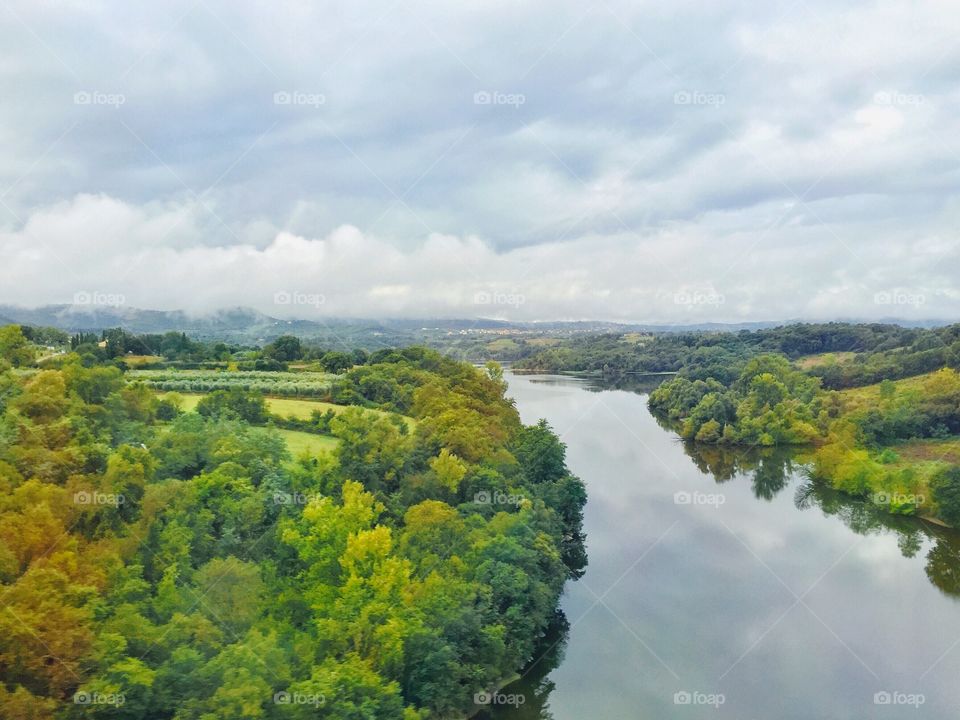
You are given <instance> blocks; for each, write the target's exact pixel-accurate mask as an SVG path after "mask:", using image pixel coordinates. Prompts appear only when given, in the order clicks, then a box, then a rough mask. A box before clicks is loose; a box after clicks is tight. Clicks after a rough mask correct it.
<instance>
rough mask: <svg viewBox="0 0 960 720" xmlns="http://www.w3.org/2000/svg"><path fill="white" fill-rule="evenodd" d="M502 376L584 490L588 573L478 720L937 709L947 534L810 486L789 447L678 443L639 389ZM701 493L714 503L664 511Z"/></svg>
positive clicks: (943, 700) (947, 587) (683, 719)
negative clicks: (877, 704) (687, 700)
mask: <svg viewBox="0 0 960 720" xmlns="http://www.w3.org/2000/svg"><path fill="white" fill-rule="evenodd" d="M510 384H511V394H512V396H514V397H516V398H517V402H518V408H519V409H520V410H521V413H522V414H523V415H524V420H525V422H534V421H536V419H537V418H540V417H546V418H547V419H548V420H549V421H550V422H551V423H552V424H553V425H554V427H555V428H556V429H557V431H558V432H560V433H561V435H562V437H563V440H564V442H566V443H567V445H568V460H569V461H570V466H571V468H572V469H573V470H574V471H575V472H577V473H578V474H580V475H581V476H582V477H583V478H584V480H585V481H586V482H587V487H588V492H589V496H590V498H589V501H588V503H587V508H586V525H585V528H586V531H587V535H588V551H589V555H590V568H589V571H588V572H587V574H586V575H585V576H584V578H583V580H582V581H580V582H572V583H569V584H568V586H567V591H566V593H565V595H564V598H563V601H562V604H563V607H564V609H565V610H566V612H567V614H568V616H569V618H570V620H571V626H570V628H569V631H568V628H567V626H566V622H565V620H564V621H562V622H560V623H559V626H558V628H556V629H555V630H553V631H552V635H551V637H550V638H547V639H545V642H544V649H543V652H545V653H546V654H545V657H543V658H542V659H540V660H539V661H538V662H536V663H534V664H533V665H532V666H531V667H530V668H528V669H527V670H528V671H527V672H526V674H525V675H524V676H523V677H522V678H521V679H520V680H518V681H517V682H515V683H512V684H511V685H508V686H507V687H505V688H503V690H502V692H503V693H505V694H522V695H524V697H525V699H526V702H525V703H524V704H523V705H522V706H520V707H519V708H515V709H514V708H510V707H490V708H487V709H486V711H485V712H484V713H483V714H481V715H478V717H481V718H485V719H486V718H493V719H495V720H533V719H534V718H537V719H539V720H546V719H548V718H551V719H552V718H555V719H556V720H580V719H581V718H584V717H588V718H596V719H597V720H605V719H606V718H620V717H644V718H671V719H672V720H690V719H691V718H695V717H707V715H710V716H712V717H714V718H717V720H720V718H723V719H724V720H727V719H730V720H746V719H747V718H759V717H778V718H782V719H783V720H809V718H811V717H847V718H853V717H880V714H879V713H876V714H875V713H874V712H873V711H874V710H875V709H876V708H874V707H873V704H872V699H873V697H874V694H875V693H876V692H877V691H879V690H883V689H885V688H888V687H902V688H909V689H919V690H920V691H922V692H924V693H925V694H926V698H927V704H926V705H925V706H924V708H923V710H922V712H920V713H915V715H914V716H915V717H917V718H918V720H920V718H922V719H923V720H946V718H954V717H956V716H957V715H956V708H957V707H960V690H958V689H957V687H956V684H955V681H954V677H955V672H956V667H957V666H958V665H960V656H957V654H956V653H953V654H951V653H950V650H951V648H952V647H953V645H955V640H956V638H957V637H960V613H958V610H960V608H958V606H957V600H958V598H960V541H958V535H957V533H956V532H954V531H952V530H949V529H947V528H944V527H942V526H939V525H936V524H933V523H930V522H927V521H924V520H922V519H919V518H910V517H902V516H893V515H889V514H887V513H885V512H883V511H881V510H880V509H879V508H878V507H875V506H874V505H872V504H871V503H869V502H867V501H864V500H857V499H854V498H851V497H849V496H845V495H842V494H840V493H838V492H836V491H834V490H832V489H831V488H829V487H825V486H823V485H822V484H816V483H813V482H811V481H810V480H809V479H808V477H807V473H806V465H807V464H808V461H809V457H807V455H806V454H805V453H804V452H803V451H798V450H797V449H790V448H787V449H784V448H779V449H773V448H755V449H750V450H745V449H742V448H730V447H716V446H703V445H695V444H693V443H684V442H682V441H681V440H680V439H679V438H678V437H677V435H676V433H675V432H674V428H671V427H669V426H664V425H663V424H660V425H658V423H657V421H656V420H655V418H653V417H652V416H651V415H650V413H649V411H648V410H647V407H646V398H644V397H643V396H642V395H637V394H633V393H625V392H607V393H602V394H598V395H593V396H592V397H590V396H587V395H586V393H585V391H593V390H603V389H606V388H601V387H599V386H597V385H596V384H595V383H593V382H592V381H590V380H587V379H581V378H570V377H556V376H553V377H544V376H527V377H523V378H517V377H514V376H511V377H510ZM719 485H722V486H723V487H722V490H720V492H719V493H718V494H722V495H723V497H724V498H725V503H724V505H723V506H722V508H713V507H706V506H704V507H694V506H690V505H678V504H677V503H676V500H675V497H676V493H677V492H678V491H687V492H689V491H692V490H696V491H700V492H703V491H710V487H711V486H713V487H714V488H716V487H717V486H719ZM713 492H716V490H713ZM670 528H673V529H672V530H671V529H670ZM665 533H666V535H665ZM855 536H861V538H862V539H861V540H859V541H858V540H857V538H856V537H855ZM901 556H902V557H901ZM638 558H639V560H638ZM831 562H832V564H831ZM778 580H779V582H778ZM931 586H933V587H936V588H937V591H932V587H931ZM807 588H809V590H808V589H807ZM788 590H790V591H795V592H799V591H801V590H804V591H805V593H804V594H803V596H802V597H804V598H805V603H804V605H796V604H795V602H794V600H795V599H794V597H793V596H791V594H790V592H788ZM598 596H603V597H604V600H605V603H604V605H600V606H598V605H597V603H596V599H597V597H598ZM792 606H793V610H792V611H791V607H792ZM807 606H809V609H807ZM906 637H909V638H911V642H909V643H904V642H903V639H904V638H906ZM568 638H569V647H567V641H568ZM758 639H759V641H758ZM557 640H559V642H556V641H557ZM564 650H566V653H565V654H566V659H565V660H563V662H561V659H562V658H563V655H564ZM547 651H549V652H547ZM653 652H655V653H656V654H657V657H659V658H662V659H663V662H664V663H666V664H667V665H669V666H670V668H672V669H673V670H674V671H675V673H674V674H671V672H669V670H670V668H666V666H665V665H664V664H663V663H661V662H659V661H658V660H657V657H654V655H653V654H652V653H653ZM957 652H960V649H958V650H957ZM853 653H855V654H856V656H854V655H853ZM738 658H740V659H739V660H738ZM938 658H940V660H938ZM867 666H869V667H867ZM731 667H733V669H732V670H731ZM931 668H932V669H931ZM677 676H679V677H680V678H682V684H681V683H679V682H676V679H677ZM878 676H879V677H878ZM718 678H719V679H718ZM881 678H882V680H881ZM555 685H556V686H555ZM684 688H688V689H689V688H701V689H703V690H705V691H706V690H713V689H718V690H720V691H721V692H723V693H725V694H726V697H727V704H726V705H725V706H724V707H722V708H720V709H719V710H713V709H711V711H710V712H709V713H706V712H704V713H700V714H698V713H696V712H695V711H696V708H690V707H681V706H677V705H676V704H675V702H674V693H675V692H676V691H677V690H678V689H684ZM812 688H815V689H816V690H815V691H811V689H812ZM784 698H790V699H791V700H792V702H790V703H785V702H784V701H783V699H784ZM801 701H802V702H801ZM889 716H890V717H898V716H897V715H896V714H895V713H894V714H890V715H889Z"/></svg>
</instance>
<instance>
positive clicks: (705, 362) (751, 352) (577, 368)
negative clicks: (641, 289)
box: [514, 323, 960, 389]
mask: <svg viewBox="0 0 960 720" xmlns="http://www.w3.org/2000/svg"><path fill="white" fill-rule="evenodd" d="M764 353H778V354H782V355H784V356H785V357H787V358H789V359H792V360H795V359H797V358H801V357H806V356H812V355H826V356H827V357H824V358H823V361H822V362H819V363H817V364H816V365H813V366H811V367H810V368H809V369H808V372H809V374H811V375H813V376H816V377H819V378H821V379H822V381H823V386H824V387H825V388H830V389H842V388H848V387H856V386H860V385H866V384H870V383H875V382H880V381H881V380H884V379H888V380H894V379H897V378H904V377H910V376H912V375H918V374H920V373H923V372H929V371H931V370H937V369H939V368H942V367H945V366H949V367H954V368H955V367H958V365H960V325H950V326H948V327H942V328H932V329H926V328H905V327H901V326H899V325H882V324H854V323H823V324H807V323H798V324H794V325H784V326H782V327H776V328H770V329H764V330H756V331H747V330H743V331H741V332H736V333H732V332H682V333H663V334H658V335H641V334H636V333H628V334H607V335H579V336H576V337H574V338H571V339H569V340H563V341H561V342H558V343H557V344H556V345H554V346H552V347H549V348H546V349H544V350H542V351H540V352H538V353H536V354H534V355H532V356H531V357H529V358H525V359H523V360H520V361H518V362H517V363H515V365H514V367H516V368H521V369H528V370H537V371H540V372H551V373H555V372H585V373H594V374H598V375H603V376H605V377H611V378H615V377H619V376H623V375H627V374H631V373H641V374H642V373H659V372H676V373H679V374H680V375H683V376H684V377H687V378H689V379H691V380H706V379H708V378H713V379H715V380H718V381H719V382H722V383H723V384H724V385H728V384H730V383H732V382H733V381H735V380H736V379H737V378H738V377H739V375H740V374H741V372H743V370H744V367H745V365H746V363H747V361H748V360H749V359H750V358H752V357H755V356H756V355H761V354H764ZM830 355H833V357H829V356H830Z"/></svg>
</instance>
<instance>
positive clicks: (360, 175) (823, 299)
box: [0, 0, 960, 323]
mask: <svg viewBox="0 0 960 720" xmlns="http://www.w3.org/2000/svg"><path fill="white" fill-rule="evenodd" d="M0 92H2V95H3V98H4V100H3V102H2V103H0V142H2V147H3V152H2V153H0V259H2V263H0V303H9V304H17V305H24V306H36V305H43V304H48V303H73V304H76V305H77V306H78V307H87V306H97V305H117V306H121V305H123V306H129V307H138V308H150V309H186V310H190V311H196V312H205V311H209V310H214V309H218V308H224V307H233V306H247V307H253V308H256V309H258V310H261V311H263V312H266V313H268V314H270V315H274V316H278V317H301V318H311V317H318V316H319V317H459V318H469V317H491V318H494V317H495V318H503V319H508V320H581V319H597V320H620V321H637V322H691V323H700V322H711V321H713V322H733V321H750V320H754V321H756V320H784V319H808V320H823V319H836V318H861V319H880V318H901V319H905V320H920V319H931V318H936V319H953V320H956V319H957V317H958V315H960V286H958V278H960V273H958V270H960V262H958V261H960V236H958V228H960V222H958V220H960V196H958V188H960V133H958V132H957V118H958V117H960V5H957V3H956V1H955V0H911V1H907V0H884V1H883V2H848V1H846V0H799V1H793V2H780V1H778V0H772V1H771V2H762V3H761V2H756V0H744V1H742V2H735V1H728V0H710V1H707V0H700V1H698V2H685V1H684V0H679V1H672V2H669V3H664V2H645V1H641V2H637V1H636V0H629V1H623V2H618V1H617V0H610V1H609V2H608V1H607V0H599V2H590V3H583V2H566V1H564V0H531V1H528V2H517V1H516V0H514V1H512V2H505V1H502V0H484V1H483V2H473V1H472V0H467V1H461V0H458V2H455V3H450V2H417V1H416V0H383V1H378V2H364V1H363V0H359V1H356V2H349V3H347V2H340V3H323V2H285V1H282V0H281V1H279V2H271V3H237V2H235V1H234V2H228V1H226V0H224V1H223V2H220V1H219V0H199V1H194V0H186V1H185V2H179V1H178V0H171V1H169V2H167V1H165V2H162V3H124V2H98V1H97V0H84V1H83V2H80V1H72V2H71V1H70V0H61V1H59V2H50V1H48V0H8V1H7V2H5V3H3V7H2V8H0Z"/></svg>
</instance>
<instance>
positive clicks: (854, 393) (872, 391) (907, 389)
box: [839, 370, 956, 412]
mask: <svg viewBox="0 0 960 720" xmlns="http://www.w3.org/2000/svg"><path fill="white" fill-rule="evenodd" d="M940 372H943V371H942V370H936V371H934V372H930V373H925V374H923V375H915V376H913V377H908V378H903V379H902V380H894V381H893V385H894V388H895V390H894V395H895V396H898V397H902V396H904V395H906V396H909V395H911V394H915V393H918V394H922V393H924V392H925V391H926V389H927V388H928V387H931V384H933V383H936V382H937V377H935V376H936V375H937V373H940ZM947 372H956V371H955V370H947ZM839 392H840V396H841V397H842V398H843V405H844V408H845V409H846V410H847V411H848V412H852V411H855V410H862V409H865V408H869V407H872V406H875V405H876V404H877V403H878V402H880V383H876V384H874V385H864V386H863V387H858V388H849V389H847V390H840V391H839Z"/></svg>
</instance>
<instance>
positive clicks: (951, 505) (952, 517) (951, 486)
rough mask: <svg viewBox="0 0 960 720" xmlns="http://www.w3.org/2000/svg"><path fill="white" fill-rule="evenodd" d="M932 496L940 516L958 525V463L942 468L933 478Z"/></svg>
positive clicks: (959, 512) (959, 522) (959, 485)
mask: <svg viewBox="0 0 960 720" xmlns="http://www.w3.org/2000/svg"><path fill="white" fill-rule="evenodd" d="M933 498H934V500H936V501H937V504H938V505H939V506H940V517H942V518H943V519H944V520H945V521H946V522H948V523H950V524H951V525H953V526H954V527H960V465H954V466H953V467H950V468H949V469H947V470H944V471H943V472H942V473H941V474H940V475H939V476H938V477H937V478H936V479H935V480H934V482H933Z"/></svg>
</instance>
